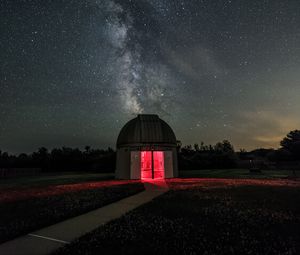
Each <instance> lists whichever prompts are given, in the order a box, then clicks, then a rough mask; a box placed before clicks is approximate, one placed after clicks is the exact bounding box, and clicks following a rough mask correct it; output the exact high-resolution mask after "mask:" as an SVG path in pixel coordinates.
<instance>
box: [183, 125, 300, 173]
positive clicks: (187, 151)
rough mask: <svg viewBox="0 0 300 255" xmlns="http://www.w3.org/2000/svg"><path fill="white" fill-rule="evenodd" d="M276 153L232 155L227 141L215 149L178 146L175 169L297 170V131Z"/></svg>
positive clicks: (299, 139)
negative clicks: (177, 162)
mask: <svg viewBox="0 0 300 255" xmlns="http://www.w3.org/2000/svg"><path fill="white" fill-rule="evenodd" d="M280 145H281V147H280V148H279V149H276V150H275V149H263V148H262V149H255V150H253V151H250V152H247V151H245V150H241V151H239V152H236V151H235V150H234V148H233V146H232V145H231V143H230V142H229V141H227V140H224V141H223V142H219V143H217V144H215V145H205V144H204V143H203V142H201V143H200V145H199V144H194V145H193V146H192V145H187V146H184V147H182V146H181V144H180V142H179V143H178V152H179V153H178V161H179V169H181V170H193V169H215V168H224V169H226V168H236V167H239V168H253V169H254V168H256V169H276V168H293V169H300V130H294V131H291V132H289V133H288V134H287V136H286V137H284V138H283V140H282V141H281V142H280Z"/></svg>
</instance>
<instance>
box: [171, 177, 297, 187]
mask: <svg viewBox="0 0 300 255" xmlns="http://www.w3.org/2000/svg"><path fill="white" fill-rule="evenodd" d="M166 181H167V184H168V185H169V187H170V188H171V189H176V190H180V189H193V188H203V189H209V188H226V187H233V186H235V187H238V186H274V187H300V181H299V180H288V179H225V178H184V179H182V178H173V179H166Z"/></svg>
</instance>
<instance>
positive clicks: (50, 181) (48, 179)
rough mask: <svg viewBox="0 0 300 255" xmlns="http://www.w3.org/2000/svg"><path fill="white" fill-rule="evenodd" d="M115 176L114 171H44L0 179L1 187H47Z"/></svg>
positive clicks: (107, 178)
mask: <svg viewBox="0 0 300 255" xmlns="http://www.w3.org/2000/svg"><path fill="white" fill-rule="evenodd" d="M113 178H114V174H113V173H104V174H96V173H86V172H82V173H78V172H76V173H70V172H67V173H44V174H41V175H37V176H26V177H16V178H7V179H2V180H1V179H0V189H8V188H27V187H30V188H33V187H45V186H48V185H62V184H72V183H83V182H91V181H99V180H110V179H113Z"/></svg>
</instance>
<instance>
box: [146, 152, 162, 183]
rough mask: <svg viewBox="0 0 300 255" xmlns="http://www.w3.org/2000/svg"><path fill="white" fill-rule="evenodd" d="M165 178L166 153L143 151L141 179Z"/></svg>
mask: <svg viewBox="0 0 300 255" xmlns="http://www.w3.org/2000/svg"><path fill="white" fill-rule="evenodd" d="M163 178H165V168H164V152H163V151H141V179H163Z"/></svg>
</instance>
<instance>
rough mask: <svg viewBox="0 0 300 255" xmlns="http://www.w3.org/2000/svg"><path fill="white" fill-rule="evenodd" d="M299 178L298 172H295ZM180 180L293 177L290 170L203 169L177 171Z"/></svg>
mask: <svg viewBox="0 0 300 255" xmlns="http://www.w3.org/2000/svg"><path fill="white" fill-rule="evenodd" d="M296 174H297V176H298V177H299V173H298V171H297V172H296ZM179 176H180V177H182V178H191V177H193V178H195V177H197V178H247V179H277V178H288V177H295V175H294V173H293V171H292V170H262V171H261V172H260V173H251V172H250V171H249V169H238V168H237V169H204V170H182V171H179Z"/></svg>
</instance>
